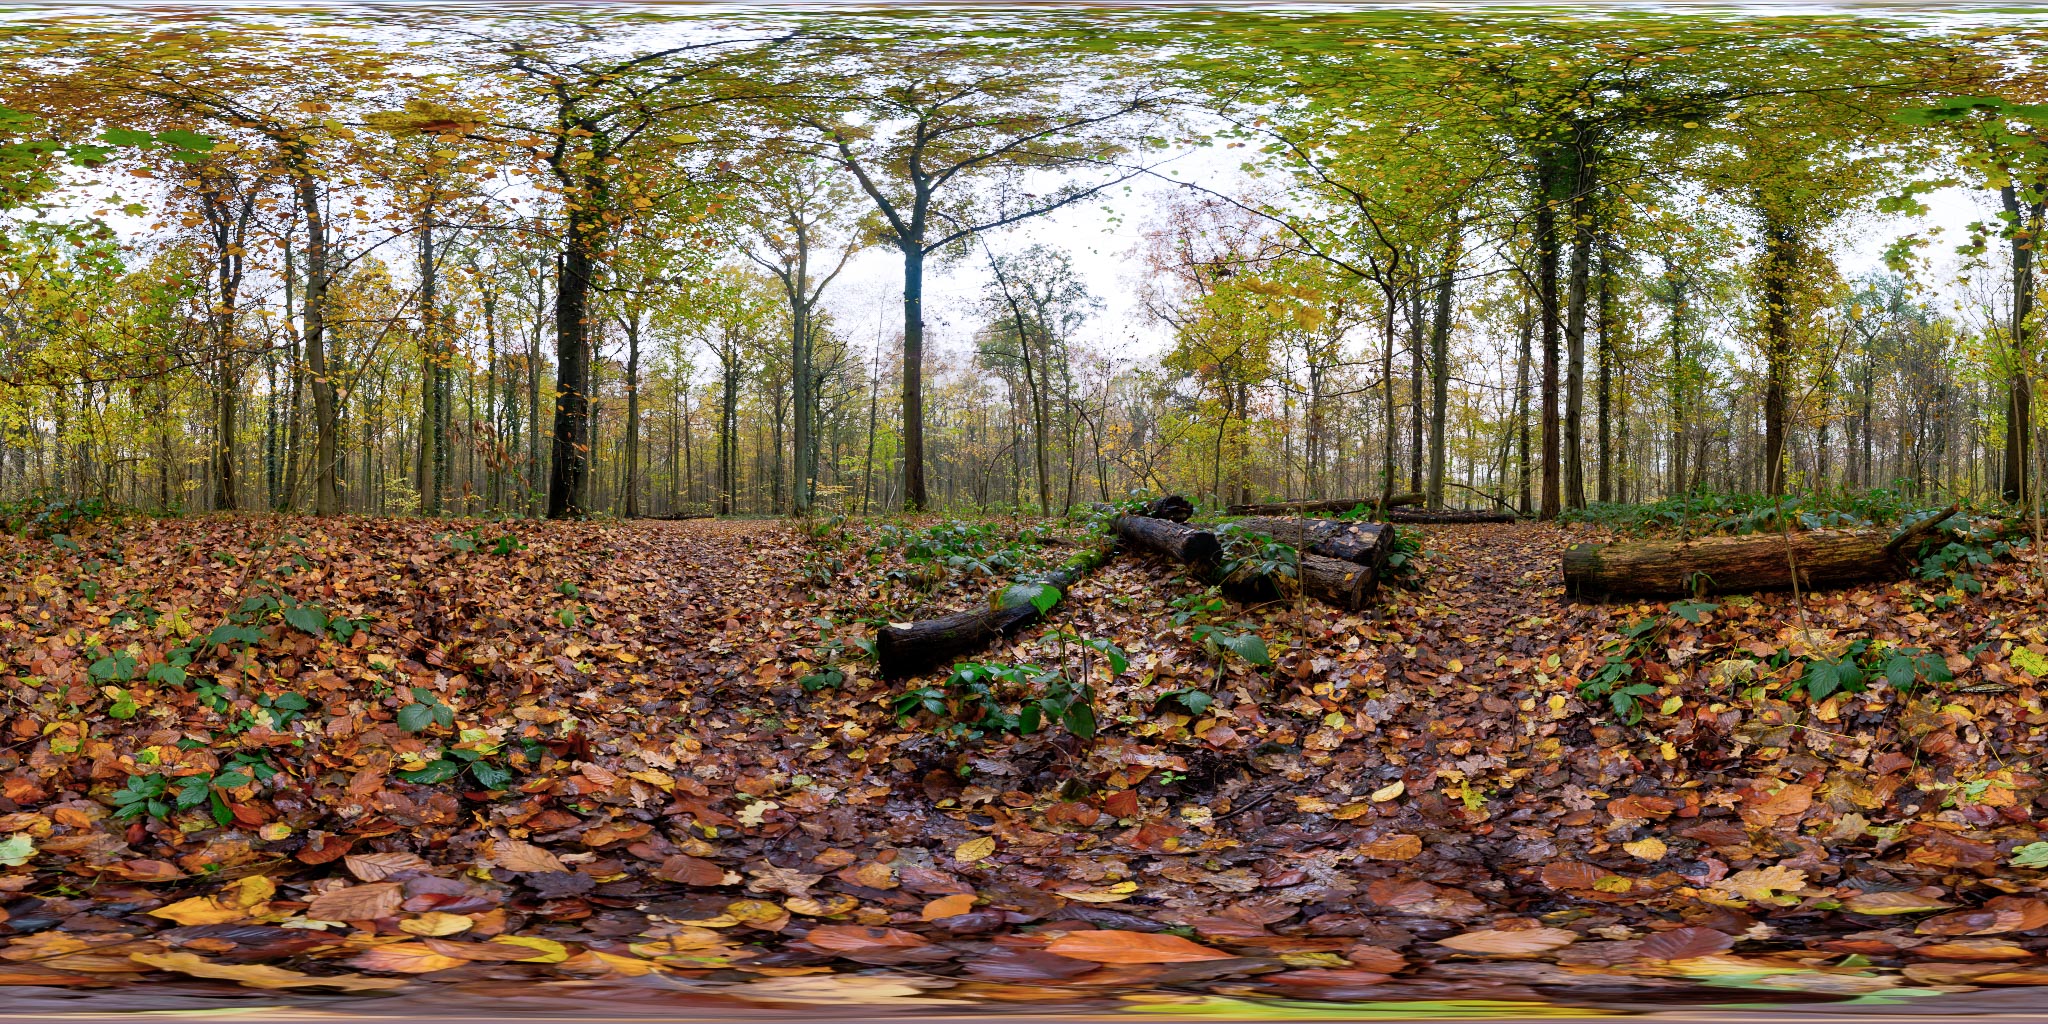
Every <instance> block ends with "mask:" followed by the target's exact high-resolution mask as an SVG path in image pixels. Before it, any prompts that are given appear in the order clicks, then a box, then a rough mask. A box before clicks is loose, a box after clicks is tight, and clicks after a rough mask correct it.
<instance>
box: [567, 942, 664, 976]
mask: <svg viewBox="0 0 2048 1024" xmlns="http://www.w3.org/2000/svg"><path fill="white" fill-rule="evenodd" d="M562 966H564V967H568V968H582V969H586V970H606V971H610V972H611V973H613V974H617V975H619V976H621V977H625V978H639V977H644V976H646V975H649V974H653V973H655V972H657V971H663V970H667V968H665V967H663V966H662V965H661V964H658V963H655V962H653V961H651V960H641V959H637V958H635V957H630V956H620V955H618V954H617V953H604V952H600V951H598V950H595V949H586V950H584V951H583V952H581V953H578V954H576V956H575V957H574V958H573V959H570V960H567V961H564V962H563V964H562Z"/></svg>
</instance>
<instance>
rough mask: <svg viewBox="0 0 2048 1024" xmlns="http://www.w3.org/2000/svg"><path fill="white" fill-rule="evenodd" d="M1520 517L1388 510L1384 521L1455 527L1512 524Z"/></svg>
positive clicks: (1440, 510)
mask: <svg viewBox="0 0 2048 1024" xmlns="http://www.w3.org/2000/svg"><path fill="white" fill-rule="evenodd" d="M1521 518H1522V517H1521V516H1518V515H1515V514H1514V513H1512V512H1478V511H1466V510H1463V509H1455V508H1390V509H1388V510H1387V515H1386V519H1387V522H1390V523H1408V524H1410V525H1414V526H1455V525H1458V524H1461V523H1475V524H1476V523H1513V522H1518V521H1520V520H1521Z"/></svg>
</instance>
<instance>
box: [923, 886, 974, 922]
mask: <svg viewBox="0 0 2048 1024" xmlns="http://www.w3.org/2000/svg"><path fill="white" fill-rule="evenodd" d="M973 909H974V896H973V894H972V893H964V892H956V893H954V894H953V895H951V896H941V897H939V898H938V899H935V900H933V901H931V902H930V903H927V904H925V905H924V913H923V915H922V916H923V917H924V919H925V920H927V921H936V920H938V919H939V918H942V917H957V916H959V915H961V914H965V913H967V912H968V911H970V910H973Z"/></svg>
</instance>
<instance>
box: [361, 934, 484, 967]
mask: <svg viewBox="0 0 2048 1024" xmlns="http://www.w3.org/2000/svg"><path fill="white" fill-rule="evenodd" d="M465 963H468V961H467V960H457V959H455V958H454V957H452V956H444V955H442V954H440V953H436V952H434V951H433V950H432V949H430V948H428V947H426V946H424V945H421V944H420V943H417V942H394V943H391V944H389V945H383V946H371V947H370V948H369V949H366V950H363V951H362V952H361V953H359V954H357V955H356V957H355V958H354V959H352V960H350V961H349V965H350V966H352V967H360V968H362V969H363V970H366V971H387V972H389V973H392V974H426V973H428V972H430V971H445V970H447V969H449V968H451V967H460V966H462V965H463V964H465Z"/></svg>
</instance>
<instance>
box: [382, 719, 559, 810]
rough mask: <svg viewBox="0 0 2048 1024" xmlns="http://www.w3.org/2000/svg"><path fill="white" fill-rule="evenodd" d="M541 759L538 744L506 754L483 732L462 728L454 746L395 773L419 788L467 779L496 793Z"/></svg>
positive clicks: (501, 746)
mask: <svg viewBox="0 0 2048 1024" xmlns="http://www.w3.org/2000/svg"><path fill="white" fill-rule="evenodd" d="M408 706H409V707H410V706H417V705H408ZM443 706H444V707H445V705H443ZM540 757H541V745H540V744H539V743H537V742H534V741H523V742H522V743H521V744H520V745H519V747H518V748H517V749H516V750H512V751H507V750H506V749H505V747H504V745H503V744H501V743H500V742H498V741H497V740H496V739H494V738H493V737H492V736H491V735H490V734H489V733H487V732H485V731H484V730H482V729H464V730H462V732H461V733H460V734H458V735H457V737H456V742H455V744H454V745H453V746H448V747H444V748H442V749H441V750H440V752H439V753H438V754H437V755H436V756H435V757H434V758H433V760H431V761H428V762H427V763H426V764H425V765H424V766H422V767H419V768H406V769H401V770H399V771H398V772H396V773H394V774H396V775H397V776H398V777H399V778H400V779H403V780H405V781H406V782H410V783H413V784H415V785H421V786H435V785H440V784H441V783H444V782H454V781H456V780H458V779H461V778H464V777H467V778H468V779H469V781H470V783H471V784H473V785H475V786H476V787H477V788H478V789H480V790H483V791H485V792H498V791H501V790H504V789H507V788H509V787H510V786H511V785H512V780H513V779H515V778H517V777H518V767H519V766H521V765H529V766H530V765H536V764H539V763H540Z"/></svg>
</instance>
